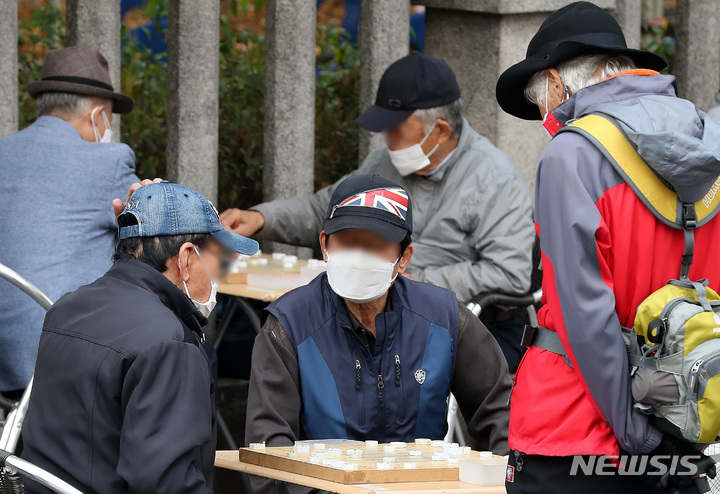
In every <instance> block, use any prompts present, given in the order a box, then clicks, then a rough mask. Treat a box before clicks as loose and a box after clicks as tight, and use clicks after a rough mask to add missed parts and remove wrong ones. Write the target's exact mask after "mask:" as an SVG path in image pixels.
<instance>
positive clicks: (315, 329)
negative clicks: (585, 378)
mask: <svg viewBox="0 0 720 494" xmlns="http://www.w3.org/2000/svg"><path fill="white" fill-rule="evenodd" d="M412 217H413V208H412V202H411V200H410V196H409V195H408V192H407V191H406V190H405V189H403V188H402V187H400V185H398V184H396V183H394V182H392V181H390V180H386V179H383V178H381V177H380V176H378V175H355V176H353V177H350V178H348V179H346V180H345V181H343V182H341V183H340V185H338V187H337V188H336V189H335V191H334V192H333V194H332V198H331V200H330V206H329V208H328V209H327V213H326V215H325V223H324V224H325V227H324V230H323V231H322V232H321V233H320V245H321V248H322V251H323V257H324V258H325V260H326V261H327V274H325V273H323V274H321V275H320V276H318V277H317V278H315V279H314V280H313V281H312V282H310V284H308V285H306V286H303V287H301V288H298V289H296V290H293V291H291V292H290V293H288V294H286V295H284V296H283V297H281V298H280V299H278V300H277V301H276V302H274V303H272V304H271V305H270V306H269V307H268V309H267V310H268V312H269V313H270V314H269V315H268V318H267V320H266V322H265V325H264V326H263V329H262V331H261V332H260V334H259V335H258V337H257V340H256V342H255V347H254V350H253V357H252V374H251V377H250V391H249V396H248V411H247V422H246V433H245V434H246V436H245V439H246V441H247V442H248V443H254V442H265V443H266V445H268V446H291V445H293V442H294V441H296V440H303V439H352V440H377V441H380V442H391V441H406V442H409V441H414V440H415V439H416V438H429V439H442V438H443V437H444V435H445V432H446V429H447V420H446V417H447V398H448V395H449V394H450V392H451V391H452V393H453V394H454V395H455V397H456V398H457V401H458V404H459V406H460V410H461V411H462V413H463V416H464V417H465V419H466V421H467V424H468V431H469V433H470V435H471V436H472V437H473V438H474V439H476V440H477V441H479V443H480V445H481V447H482V448H483V449H492V450H493V451H494V452H496V453H499V454H506V452H507V442H506V437H505V436H506V432H507V429H506V427H507V419H508V408H507V399H508V394H509V390H510V381H509V377H508V373H507V365H506V363H505V361H504V359H503V355H502V352H501V351H500V348H499V347H498V345H497V343H496V342H495V341H494V340H493V338H492V336H491V335H490V333H489V332H488V331H487V329H486V328H485V327H484V326H483V324H482V323H481V322H480V321H479V320H478V319H477V317H475V316H474V315H473V314H472V313H470V312H469V311H468V310H467V308H466V307H465V306H464V305H463V304H461V303H458V300H457V297H456V296H455V294H454V293H453V292H451V291H449V290H446V289H444V288H440V287H436V286H433V285H430V284H426V283H418V282H415V281H411V280H409V279H407V278H405V277H403V276H402V274H403V273H404V272H405V270H406V269H407V267H408V264H409V263H410V260H411V258H412V256H413V252H414V247H413V244H412V243H411V237H410V236H411V233H412V231H413V226H412V225H413V220H412ZM265 487H270V484H266V485H265Z"/></svg>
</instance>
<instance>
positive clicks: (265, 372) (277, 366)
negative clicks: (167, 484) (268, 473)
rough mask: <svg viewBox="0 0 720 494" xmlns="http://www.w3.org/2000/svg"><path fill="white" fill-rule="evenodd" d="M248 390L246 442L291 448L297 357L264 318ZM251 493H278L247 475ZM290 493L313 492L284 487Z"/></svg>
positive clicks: (297, 406) (297, 405) (295, 431)
mask: <svg viewBox="0 0 720 494" xmlns="http://www.w3.org/2000/svg"><path fill="white" fill-rule="evenodd" d="M251 369H252V370H251V372H250V389H249V391H248V407H247V419H246V422H245V441H246V443H248V444H249V443H259V442H263V441H264V442H265V444H266V445H267V446H292V445H293V444H294V442H295V441H296V440H298V439H300V410H301V405H302V403H301V399H300V369H299V367H298V361H297V356H296V355H295V352H294V350H293V349H292V345H291V344H290V343H289V341H288V339H287V335H285V332H284V331H283V329H282V327H281V326H280V323H279V322H278V320H277V319H276V318H275V316H273V315H272V314H270V315H268V318H267V320H266V321H265V324H264V325H263V328H262V330H261V331H260V334H258V336H257V337H256V338H255V346H254V347H253V354H252V365H251ZM250 481H251V483H252V486H253V490H254V491H255V494H271V493H276V492H278V489H277V488H276V485H275V484H276V482H275V481H273V480H270V479H265V478H262V477H255V476H251V477H250ZM287 487H288V490H289V491H290V492H291V494H301V493H308V492H312V491H313V489H310V488H305V487H301V486H296V485H288V486H287Z"/></svg>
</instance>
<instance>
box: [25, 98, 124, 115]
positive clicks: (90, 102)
mask: <svg viewBox="0 0 720 494" xmlns="http://www.w3.org/2000/svg"><path fill="white" fill-rule="evenodd" d="M100 104H102V105H105V106H106V107H107V108H111V107H112V101H110V100H108V99H103V98H96V97H94V96H85V95H82V94H73V93H56V92H49V93H40V94H39V95H38V97H37V100H36V102H35V106H36V108H37V115H38V117H40V116H42V115H52V114H60V115H64V116H67V117H71V118H77V117H80V116H82V115H83V114H84V113H85V112H86V111H88V109H89V108H91V107H92V106H94V105H100ZM108 116H109V115H108Z"/></svg>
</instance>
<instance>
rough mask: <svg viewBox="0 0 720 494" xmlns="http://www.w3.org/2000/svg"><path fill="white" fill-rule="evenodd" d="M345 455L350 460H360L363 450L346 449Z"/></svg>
mask: <svg viewBox="0 0 720 494" xmlns="http://www.w3.org/2000/svg"><path fill="white" fill-rule="evenodd" d="M345 453H347V455H348V456H349V457H351V458H362V455H363V450H362V449H348V450H347V451H346V452H345Z"/></svg>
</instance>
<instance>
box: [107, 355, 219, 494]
mask: <svg viewBox="0 0 720 494" xmlns="http://www.w3.org/2000/svg"><path fill="white" fill-rule="evenodd" d="M202 351H203V350H202V349H200V348H198V347H197V346H195V345H192V344H190V343H184V342H181V341H165V342H162V343H160V344H158V345H156V346H154V347H152V348H150V349H148V350H146V351H144V352H143V353H141V354H140V355H139V356H138V357H137V358H136V359H135V360H134V361H133V363H132V364H131V365H130V368H129V369H128V372H127V373H126V376H125V380H124V384H123V394H122V407H123V410H124V413H123V425H122V430H121V431H120V460H119V463H118V466H117V473H118V475H119V476H120V477H121V478H122V479H123V480H124V481H125V482H127V485H128V490H127V492H128V493H146V492H154V493H158V494H161V493H168V494H175V493H177V492H184V493H197V494H201V493H202V494H210V493H211V492H212V485H213V479H212V475H213V458H204V457H203V456H204V455H203V453H205V456H207V454H208V453H209V452H210V450H214V445H215V435H214V432H213V407H214V403H213V402H212V396H211V391H212V390H211V386H212V376H211V375H210V369H209V367H208V364H207V360H206V359H205V357H204V356H203V355H202V354H201V352H202ZM206 476H209V477H210V478H207V477H206Z"/></svg>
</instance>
